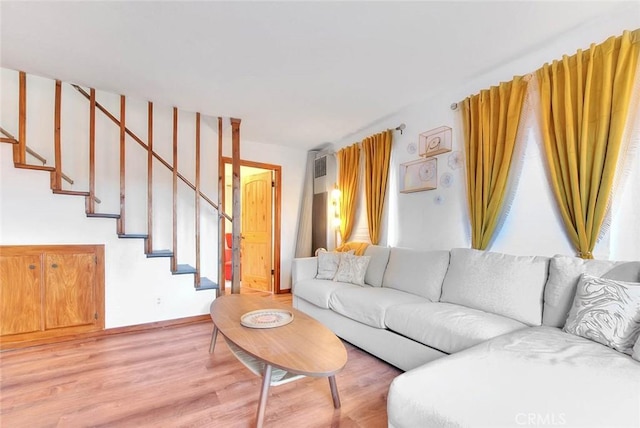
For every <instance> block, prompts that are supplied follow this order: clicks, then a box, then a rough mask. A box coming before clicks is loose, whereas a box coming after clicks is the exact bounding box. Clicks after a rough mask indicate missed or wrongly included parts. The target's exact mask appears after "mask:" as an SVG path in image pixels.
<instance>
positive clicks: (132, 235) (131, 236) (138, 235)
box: [118, 233, 149, 239]
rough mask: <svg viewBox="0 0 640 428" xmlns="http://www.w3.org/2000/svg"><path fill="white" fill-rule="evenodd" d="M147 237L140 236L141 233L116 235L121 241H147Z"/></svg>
mask: <svg viewBox="0 0 640 428" xmlns="http://www.w3.org/2000/svg"><path fill="white" fill-rule="evenodd" d="M148 237H149V235H145V234H141V233H121V234H119V235H118V238H122V239H147V238H148Z"/></svg>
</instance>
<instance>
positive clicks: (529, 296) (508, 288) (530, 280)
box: [440, 248, 549, 325]
mask: <svg viewBox="0 0 640 428" xmlns="http://www.w3.org/2000/svg"><path fill="white" fill-rule="evenodd" d="M548 266H549V258H548V257H540V256H536V257H532V256H512V255H509V254H501V253H493V252H489V251H480V250H471V249H468V248H454V249H452V250H451V263H450V264H449V270H448V271H447V275H446V276H445V278H444V284H443V285H442V297H441V298H440V301H442V302H448V303H456V304H458V305H463V306H466V307H468V308H473V309H479V310H481V311H485V312H491V313H494V314H498V315H503V316H505V317H509V318H513V319H514V320H518V321H520V322H523V323H525V324H528V325H540V323H541V322H542V294H543V291H544V285H545V283H546V281H547V271H548Z"/></svg>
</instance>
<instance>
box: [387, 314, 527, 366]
mask: <svg viewBox="0 0 640 428" xmlns="http://www.w3.org/2000/svg"><path fill="white" fill-rule="evenodd" d="M385 324H386V326H387V328H389V329H390V330H393V331H395V332H396V333H400V334H401V335H403V336H406V337H408V338H410V339H413V340H415V341H417V342H420V343H423V344H425V345H427V346H430V347H432V348H436V349H439V350H440V351H444V352H447V353H449V354H451V353H454V352H458V351H461V350H463V349H466V348H470V347H471V346H473V345H477V344H478V343H480V342H484V341H485V340H489V339H492V338H494V337H496V336H500V335H501V334H505V333H509V332H512V331H515V330H518V329H520V328H525V327H527V326H526V325H525V324H523V323H521V322H519V321H516V320H514V319H511V318H507V317H503V316H501V315H496V314H491V313H488V312H483V311H479V310H477V309H471V308H467V307H465V306H460V305H454V304H451V303H432V302H427V303H408V304H403V305H396V306H392V307H390V308H389V309H387V314H386V316H385Z"/></svg>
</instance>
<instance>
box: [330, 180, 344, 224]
mask: <svg viewBox="0 0 640 428" xmlns="http://www.w3.org/2000/svg"><path fill="white" fill-rule="evenodd" d="M341 194H342V192H340V189H338V188H337V187H334V188H333V190H332V191H331V203H332V205H333V219H332V221H331V223H332V225H333V227H334V228H336V229H340V195H341Z"/></svg>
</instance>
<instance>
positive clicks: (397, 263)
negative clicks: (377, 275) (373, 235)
mask: <svg viewBox="0 0 640 428" xmlns="http://www.w3.org/2000/svg"><path fill="white" fill-rule="evenodd" d="M448 266H449V252H448V251H420V250H412V249H409V248H399V247H395V248H391V255H390V256H389V263H388V264H387V270H386V272H385V273H384V280H383V282H382V286H383V287H387V288H395V289H396V290H400V291H406V292H407V293H412V294H417V295H418V296H422V297H426V298H427V299H429V300H431V301H432V302H437V301H438V300H439V299H440V292H441V290H442V279H443V278H444V275H445V273H446V272H447V267H448Z"/></svg>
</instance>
